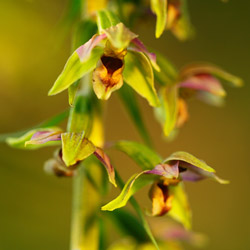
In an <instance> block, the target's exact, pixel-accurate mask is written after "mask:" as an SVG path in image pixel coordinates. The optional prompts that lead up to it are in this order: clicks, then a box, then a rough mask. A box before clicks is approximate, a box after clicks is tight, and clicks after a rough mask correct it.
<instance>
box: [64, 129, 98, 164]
mask: <svg viewBox="0 0 250 250" xmlns="http://www.w3.org/2000/svg"><path fill="white" fill-rule="evenodd" d="M84 135H85V132H84V131H83V132H81V133H74V132H68V133H63V134H62V135H61V137H62V159H63V161H64V163H65V164H66V166H72V165H74V164H76V163H77V162H79V161H82V160H84V159H86V158H87V157H88V156H90V155H91V154H93V153H94V152H95V150H96V148H95V146H94V145H93V143H92V142H91V141H89V140H88V139H87V138H85V137H84Z"/></svg>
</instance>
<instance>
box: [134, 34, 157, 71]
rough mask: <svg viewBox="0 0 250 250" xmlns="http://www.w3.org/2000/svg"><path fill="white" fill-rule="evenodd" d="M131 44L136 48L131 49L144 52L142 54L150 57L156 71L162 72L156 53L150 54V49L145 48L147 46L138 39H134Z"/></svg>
mask: <svg viewBox="0 0 250 250" xmlns="http://www.w3.org/2000/svg"><path fill="white" fill-rule="evenodd" d="M131 42H132V43H133V44H134V45H135V46H136V47H133V48H131V49H132V50H134V51H137V52H142V53H144V54H146V55H147V56H148V58H149V59H150V61H151V63H152V65H153V67H154V69H155V70H157V71H160V68H159V66H158V65H157V63H156V55H155V53H151V52H149V51H148V49H147V48H146V47H145V45H144V44H143V43H142V41H141V40H140V39H138V38H134V39H133V40H132V41H131Z"/></svg>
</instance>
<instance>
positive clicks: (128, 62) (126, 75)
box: [49, 11, 159, 106]
mask: <svg viewBox="0 0 250 250" xmlns="http://www.w3.org/2000/svg"><path fill="white" fill-rule="evenodd" d="M110 15H111V14H110V12H109V13H108V14H107V13H106V12H105V11H100V12H99V14H98V16H97V18H98V24H99V25H98V27H99V34H95V35H94V36H93V37H92V38H91V39H90V40H89V41H87V42H86V43H85V44H83V45H82V46H80V47H79V48H77V49H76V50H75V51H74V53H73V54H72V55H71V56H70V58H69V59H68V61H67V63H66V65H65V67H64V69H63V71H62V73H61V74H60V75H59V77H58V78H57V80H56V82H55V83H54V85H53V87H52V88H51V90H50V91H49V95H55V94H58V93H60V92H62V91H63V90H65V89H67V88H69V87H70V86H71V85H72V84H73V83H74V82H76V81H77V80H78V79H80V78H82V77H83V76H84V75H86V74H88V73H91V72H92V83H93V89H94V92H95V94H96V96H97V97H98V98H99V99H103V100H107V99H109V97H110V95H111V93H112V92H114V91H115V90H118V89H119V88H121V87H122V85H123V82H124V81H125V83H127V84H128V85H129V86H130V87H132V88H133V89H134V90H135V91H136V92H137V93H138V94H140V95H141V96H142V97H144V98H146V99H147V100H148V102H149V104H150V105H152V106H157V105H158V97H157V94H156V91H155V88H154V75H153V70H152V66H153V67H154V68H155V69H156V70H159V68H158V66H157V64H156V57H155V55H154V54H153V53H150V52H149V51H148V50H147V49H146V47H145V46H144V45H143V43H142V42H141V41H140V40H139V39H138V36H137V35H136V34H134V33H133V32H131V31H130V30H129V29H128V28H127V27H125V26H124V24H123V23H121V22H119V21H117V20H116V19H115V18H113V19H115V21H113V19H112V21H110ZM107 23H108V24H107Z"/></svg>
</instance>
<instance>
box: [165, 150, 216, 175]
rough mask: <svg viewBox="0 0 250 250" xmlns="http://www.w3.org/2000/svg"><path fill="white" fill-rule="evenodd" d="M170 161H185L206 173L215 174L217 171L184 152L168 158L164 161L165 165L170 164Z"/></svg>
mask: <svg viewBox="0 0 250 250" xmlns="http://www.w3.org/2000/svg"><path fill="white" fill-rule="evenodd" d="M169 161H183V162H186V163H189V164H191V165H193V166H195V167H197V168H200V169H202V170H204V171H207V172H211V173H214V172H215V170H214V169H213V168H211V167H210V166H208V165H207V164H206V163H205V162H204V161H202V160H200V159H198V158H196V157H195V156H193V155H191V154H189V153H187V152H183V151H178V152H175V153H173V154H171V155H170V156H169V157H168V158H166V159H165V160H164V163H168V162H169Z"/></svg>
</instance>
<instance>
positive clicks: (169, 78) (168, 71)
mask: <svg viewBox="0 0 250 250" xmlns="http://www.w3.org/2000/svg"><path fill="white" fill-rule="evenodd" d="M155 54H156V58H157V64H158V66H159V68H160V71H156V70H154V75H155V79H156V81H157V82H158V83H160V84H161V85H163V86H165V85H173V84H175V83H176V81H177V78H178V74H179V72H178V70H177V69H176V68H175V67H174V66H173V64H172V63H170V62H169V61H168V60H167V58H166V57H164V56H163V55H162V54H161V53H158V52H156V53H155Z"/></svg>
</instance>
